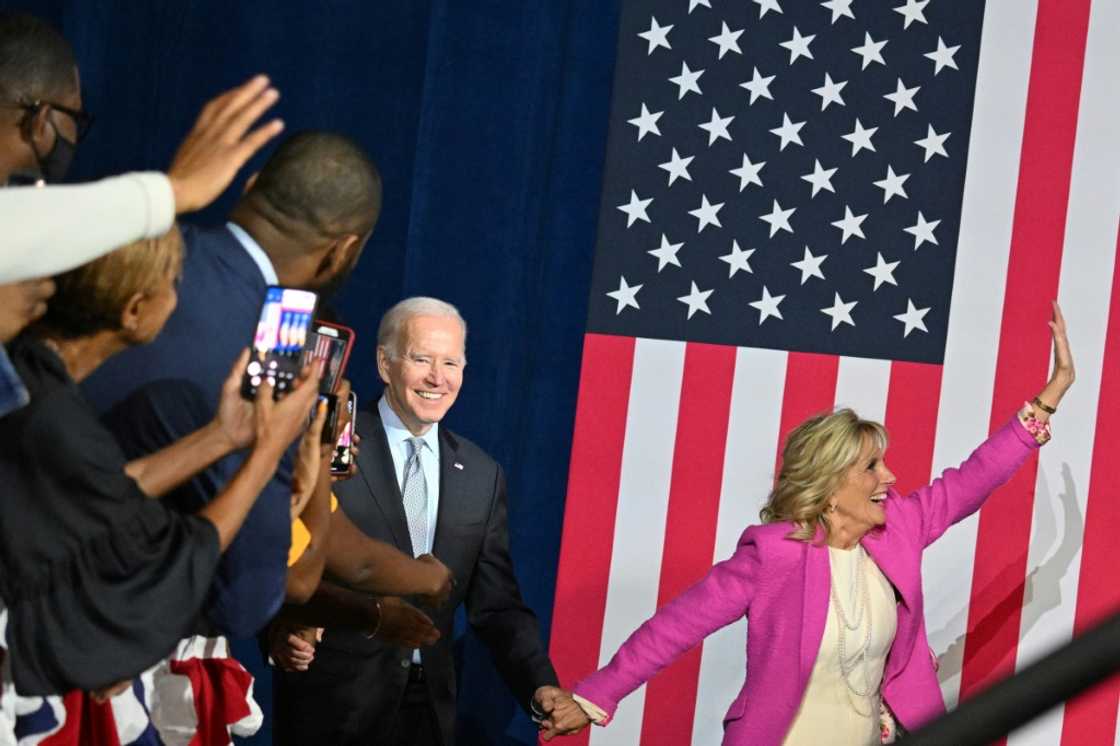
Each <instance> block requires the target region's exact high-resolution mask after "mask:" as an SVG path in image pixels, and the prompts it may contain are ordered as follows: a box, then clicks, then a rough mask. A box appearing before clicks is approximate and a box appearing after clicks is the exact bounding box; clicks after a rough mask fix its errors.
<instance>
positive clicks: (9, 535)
mask: <svg viewBox="0 0 1120 746" xmlns="http://www.w3.org/2000/svg"><path fill="white" fill-rule="evenodd" d="M181 265H182V238H181V236H180V235H179V233H178V230H177V229H172V231H171V232H170V233H168V234H167V235H165V236H163V237H160V238H157V239H145V240H143V241H139V242H136V243H134V244H130V245H128V246H126V247H124V248H121V249H119V250H117V251H116V252H113V253H111V254H109V255H107V256H104V257H102V258H101V259H98V260H96V261H94V262H92V263H90V264H87V265H85V266H83V267H80V268H78V269H76V270H73V271H71V272H68V273H66V274H64V275H60V276H59V277H58V278H57V285H58V292H57V295H56V297H55V299H54V300H53V301H52V303H51V306H50V309H49V311H48V312H47V315H46V316H45V317H44V318H43V320H42V321H41V322H40V323H39V324H38V325H36V326H35V327H33V328H32V329H31V330H29V331H28V332H25V333H24V334H23V335H22V336H21V337H19V338H18V339H17V340H16V341H15V342H13V343H12V345H11V346H10V348H9V354H10V355H11V357H12V360H13V362H14V364H15V367H16V369H17V370H18V372H19V374H20V376H21V377H22V378H23V380H24V381H25V382H26V384H27V387H28V389H29V393H30V394H31V403H30V404H29V405H28V406H26V407H24V408H23V409H21V410H19V411H17V412H15V413H13V414H11V415H9V416H7V417H5V418H3V419H0V485H3V499H0V600H2V602H3V606H5V607H6V613H7V617H8V618H7V630H6V632H7V634H6V638H7V647H8V649H9V652H10V663H11V676H12V680H13V681H14V683H15V686H16V689H17V690H18V691H19V692H20V693H21V694H24V695H47V694H55V693H60V692H65V691H68V690H71V689H74V688H79V689H86V690H94V691H97V690H104V689H105V688H107V687H109V686H110V685H112V684H113V683H115V682H119V681H121V680H123V679H128V678H130V677H132V676H133V675H135V674H137V673H139V672H140V671H142V670H144V669H145V668H147V667H148V666H150V665H152V664H154V663H155V662H156V661H158V660H159V659H160V658H161V657H163V656H165V655H166V654H167V653H168V652H169V651H170V650H171V649H172V648H173V646H174V645H175V643H176V642H177V641H178V640H179V639H180V638H181V637H184V636H186V635H187V634H188V633H189V630H190V626H191V624H192V622H193V621H194V619H195V617H196V615H197V613H198V612H199V609H200V608H201V606H202V603H203V601H204V599H205V597H206V594H207V592H208V590H209V588H210V583H211V579H212V576H213V573H214V571H215V568H216V567H217V563H218V559H219V556H220V554H221V552H222V551H224V550H225V548H226V547H227V546H228V545H229V543H230V541H231V540H232V539H233V537H234V535H235V534H236V533H237V531H238V529H239V528H240V526H241V524H242V521H243V520H244V518H245V515H246V514H247V513H248V511H249V509H250V508H251V507H252V505H253V503H254V501H255V500H256V497H257V495H258V494H259V493H260V491H261V489H262V488H263V486H264V485H265V483H266V482H267V481H268V479H269V478H270V477H271V476H272V474H273V472H274V471H275V469H276V465H277V462H278V460H279V458H280V456H281V454H282V453H283V452H284V451H285V449H286V448H287V447H288V446H289V444H290V443H291V442H292V441H293V440H294V439H295V438H296V437H297V436H298V435H299V433H300V432H301V431H302V430H303V429H304V427H305V425H306V423H307V420H308V413H309V411H310V409H311V405H312V402H313V401H314V400H315V393H316V389H317V380H315V375H314V374H308V375H307V376H305V378H304V379H303V380H301V381H300V382H299V385H298V386H297V387H295V389H294V390H293V391H292V392H291V393H289V394H288V395H287V396H286V397H285V398H284V399H282V400H281V401H279V402H273V399H272V391H271V388H270V387H269V386H268V385H267V384H266V385H264V386H262V387H261V390H260V393H259V394H258V396H257V398H256V400H255V402H253V403H250V402H246V401H244V400H243V399H242V398H241V397H240V393H239V385H240V372H241V371H242V370H243V369H244V366H245V363H246V355H247V351H246V352H245V353H243V354H242V356H241V358H240V359H239V360H238V361H237V362H236V363H235V364H234V367H233V370H232V371H231V373H230V375H229V378H228V379H227V381H226V383H225V386H224V387H223V390H222V396H221V399H220V402H219V405H218V413H217V415H216V416H215V418H214V420H213V421H212V422H211V423H210V424H208V425H206V426H204V427H202V428H200V429H199V430H197V431H195V432H194V433H192V434H190V435H188V436H186V437H185V438H183V439H182V440H180V441H178V442H176V443H175V444H173V445H171V446H169V447H167V448H165V449H163V450H161V451H157V452H155V453H153V454H151V455H149V456H146V457H144V458H140V459H135V460H132V461H126V459H125V457H124V455H123V454H122V452H121V450H120V448H119V447H118V445H117V443H116V441H115V440H114V439H113V436H112V435H111V434H110V433H109V432H108V431H107V430H106V429H105V428H104V427H103V426H102V425H101V424H100V423H99V421H98V419H97V415H96V413H95V411H94V410H93V408H92V407H91V406H90V405H89V404H88V403H87V402H86V401H85V399H84V398H83V397H82V395H81V393H80V392H79V389H78V387H77V383H78V382H80V381H81V380H82V379H83V378H85V377H86V376H88V375H89V374H90V373H91V372H92V371H93V370H94V369H96V368H97V366H98V365H100V364H101V363H102V362H103V361H104V360H105V359H106V358H108V357H110V356H111V355H113V354H114V353H116V352H118V351H120V350H122V349H125V348H126V347H129V346H131V345H136V344H143V343H145V342H147V341H150V340H151V339H153V338H154V337H155V336H156V335H157V334H158V333H159V331H160V329H161V328H162V326H163V324H164V322H165V321H166V320H167V317H168V316H169V315H170V313H171V311H172V310H173V309H174V307H175V303H176V291H175V283H176V280H177V277H178V274H179V271H180V267H181ZM183 364H184V365H190V351H189V350H184V351H183ZM249 446H251V451H250V455H249V456H248V458H247V459H246V460H245V462H244V464H243V465H242V467H241V469H240V470H239V472H238V473H237V475H236V477H235V478H234V479H233V480H231V481H230V482H229V483H228V484H226V485H225V487H224V489H223V490H222V491H221V493H220V494H219V495H218V496H217V497H216V498H215V499H214V500H213V501H211V502H210V503H208V504H207V505H206V506H204V507H203V508H202V509H200V510H199V511H198V512H197V513H195V514H194V515H186V514H182V513H179V512H177V511H175V510H173V509H171V508H169V507H167V506H166V505H164V503H163V502H162V501H160V500H159V499H152V498H157V497H158V496H160V495H162V494H163V493H165V492H167V491H168V490H170V489H171V488H173V487H174V486H175V485H177V484H179V483H181V482H183V481H185V480H186V479H188V478H190V477H191V476H192V475H194V474H195V473H197V472H198V471H199V470H201V469H203V468H204V467H206V466H207V465H209V464H210V463H212V462H213V461H214V460H216V459H218V458H221V457H223V456H225V455H226V454H228V453H231V452H232V451H234V450H237V449H241V448H247V447H249Z"/></svg>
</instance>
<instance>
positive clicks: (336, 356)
mask: <svg viewBox="0 0 1120 746" xmlns="http://www.w3.org/2000/svg"><path fill="white" fill-rule="evenodd" d="M312 326H313V328H312V329H311V330H310V331H309V332H308V333H307V345H306V348H305V350H304V353H303V358H304V359H303V364H304V365H307V364H308V363H310V362H312V361H313V360H317V361H321V362H322V364H323V377H322V378H321V379H320V381H319V391H320V392H322V393H324V394H329V393H332V392H333V391H334V390H335V389H336V388H338V382H339V380H341V379H342V374H343V371H344V370H345V369H346V360H347V358H349V357H350V346H351V344H352V340H353V334H352V333H351V332H350V330H349V329H346V328H345V327H336V326H331V325H328V324H321V323H320V324H313V325H312Z"/></svg>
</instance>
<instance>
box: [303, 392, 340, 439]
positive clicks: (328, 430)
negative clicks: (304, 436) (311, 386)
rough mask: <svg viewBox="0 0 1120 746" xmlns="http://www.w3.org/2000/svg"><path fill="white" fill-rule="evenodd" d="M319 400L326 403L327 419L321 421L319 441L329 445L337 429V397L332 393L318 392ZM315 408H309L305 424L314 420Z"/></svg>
mask: <svg viewBox="0 0 1120 746" xmlns="http://www.w3.org/2000/svg"><path fill="white" fill-rule="evenodd" d="M319 401H322V402H326V403H327V420H326V422H324V423H323V434H322V435H321V436H320V437H319V442H320V443H322V444H323V445H330V444H331V443H333V442H334V434H335V432H336V431H337V430H338V397H337V396H336V395H334V394H324V393H322V392H320V393H319ZM316 411H318V410H316V409H312V410H311V414H310V415H308V418H307V424H308V426H310V425H311V423H312V422H314V421H315V412H316Z"/></svg>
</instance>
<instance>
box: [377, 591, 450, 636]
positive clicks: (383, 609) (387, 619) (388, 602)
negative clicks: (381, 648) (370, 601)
mask: <svg viewBox="0 0 1120 746" xmlns="http://www.w3.org/2000/svg"><path fill="white" fill-rule="evenodd" d="M378 608H379V609H380V621H377V620H374V626H375V627H376V629H377V634H376V635H374V637H376V638H377V639H379V640H383V641H385V642H387V643H389V644H390V645H397V646H399V647H402V648H423V647H428V646H429V645H434V644H435V643H436V641H437V640H439V636H440V635H439V630H438V629H436V626H435V625H434V624H432V620H431V619H430V618H429V617H428V615H427V614H425V613H424V612H422V611H420V610H419V609H417V608H416V607H415V606H412V605H410V604H407V603H405V602H404V601H402V600H401V599H399V598H397V597H396V596H382V597H380V598H379V599H378Z"/></svg>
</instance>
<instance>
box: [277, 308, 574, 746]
mask: <svg viewBox="0 0 1120 746" xmlns="http://www.w3.org/2000/svg"><path fill="white" fill-rule="evenodd" d="M466 336H467V327H466V323H465V322H464V321H463V319H462V317H461V316H460V315H459V312H458V310H456V308H455V307H454V306H452V305H450V304H448V303H445V302H443V301H440V300H436V299H434V298H409V299H407V300H403V301H401V302H400V303H398V304H397V305H396V306H394V307H393V308H391V309H390V310H389V311H388V313H386V314H385V316H384V317H383V318H382V320H381V325H380V327H379V328H378V332H377V345H378V346H377V368H378V372H379V373H380V375H381V379H382V380H383V381H384V382H385V392H384V395H383V396H382V397H381V400H380V401H378V402H377V405H376V406H375V407H373V408H372V409H371V410H370V411H366V412H362V413H360V414H359V416H358V425H357V426H358V432H359V434H360V435H361V436H362V439H363V440H362V449H361V451H360V453H359V455H358V471H359V476H358V477H356V478H354V479H351V480H349V481H347V482H340V483H338V484H337V485H336V492H337V494H338V497H339V501H340V502H341V504H342V508H343V509H344V510H345V511H346V513H347V515H349V517H350V519H351V520H352V521H353V522H354V523H355V524H357V526H358V527H359V528H361V529H362V531H364V532H365V533H366V534H368V535H369V536H371V537H373V538H376V539H381V540H383V541H387V542H390V543H394V544H395V545H396V546H397V547H398V548H399V549H401V550H402V551H404V552H408V553H410V554H412V555H413V556H418V555H420V554H424V553H426V552H430V553H432V554H434V555H435V556H436V557H437V558H438V559H439V560H441V561H442V562H443V563H444V564H446V565H447V566H448V567H449V568H450V569H451V571H452V572H453V573H454V576H455V577H456V578H458V580H459V585H458V586H457V587H456V588H455V589H454V590H453V591H452V594H451V599H450V602H449V603H447V604H446V605H445V606H444V607H443V608H441V609H438V610H429V611H431V612H432V619H433V620H434V621H435V623H436V626H437V627H438V628H439V631H440V633H441V638H440V640H439V642H438V643H436V644H435V645H434V646H433V647H430V648H425V649H424V650H422V651H417V650H402V649H400V648H396V647H392V646H390V645H386V644H384V643H383V642H381V641H380V640H379V639H378V638H377V635H376V634H373V635H368V634H367V633H363V632H362V631H358V630H354V629H343V628H330V627H328V628H327V629H326V631H325V633H324V635H323V639H322V642H320V643H319V649H318V652H317V654H316V656H315V660H314V662H313V663H312V664H311V666H310V668H309V669H308V670H307V671H306V672H285V673H280V674H279V675H278V679H277V682H276V692H277V695H276V696H277V701H276V712H277V723H276V729H275V732H276V734H277V736H276V738H277V743H282V744H307V743H331V744H359V743H361V744H369V743H376V744H386V745H388V744H400V745H401V746H406V745H407V746H427V745H428V744H442V746H451V744H452V743H453V742H454V724H455V723H454V721H455V667H454V661H453V659H452V623H453V619H454V615H455V610H456V608H457V607H458V606H459V604H464V605H465V607H466V612H467V620H468V621H469V623H470V625H471V627H472V629H473V630H474V632H475V633H476V634H477V635H478V636H479V637H480V638H481V639H482V640H483V642H485V643H486V645H487V647H488V648H489V650H490V654H491V656H492V657H493V659H494V662H495V665H496V666H497V668H498V670H499V671H500V672H501V674H502V676H503V678H504V679H505V681H506V683H507V685H508V686H509V688H510V689H511V690H512V691H513V693H514V695H515V696H516V697H517V699H518V701H519V702H521V703H522V705H523V706H524V707H525V708H526V709H527V710H528V709H532V708H539V709H542V710H551V708H552V706H553V704H554V703H555V702H558V701H559V700H558V698H561V697H566V694H564V693H561V691H560V690H559V689H557V688H556V684H557V679H556V672H555V670H554V669H553V667H552V663H551V662H550V661H549V659H548V655H547V653H546V652H545V650H544V646H543V645H542V644H541V640H540V634H539V631H538V625H537V619H536V617H535V616H534V614H533V612H532V611H531V610H530V609H529V608H528V607H527V606H525V604H524V602H523V601H522V600H521V593H520V591H519V590H518V586H517V579H516V578H515V577H514V574H513V565H512V561H511V559H510V555H509V539H508V536H507V525H506V486H505V477H504V476H503V474H502V469H501V467H499V466H498V464H497V463H496V462H495V461H494V460H493V459H492V458H490V457H489V456H488V455H486V453H484V452H483V451H482V450H481V449H480V448H479V447H478V446H476V445H474V444H473V443H471V442H470V441H468V440H466V439H464V438H462V437H460V436H458V435H455V434H454V433H452V432H450V431H449V430H448V429H447V428H445V427H442V426H441V425H440V421H441V420H442V419H443V417H444V416H445V415H446V414H447V412H448V410H449V409H451V406H452V405H453V404H454V403H455V399H456V397H457V396H458V394H459V388H460V386H461V385H462V383H463V371H464V368H465V366H466V352H465V347H466Z"/></svg>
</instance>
